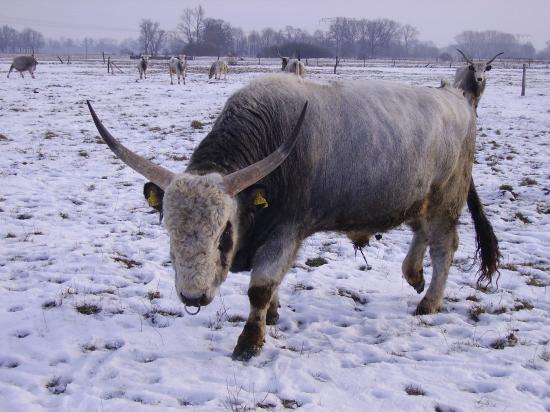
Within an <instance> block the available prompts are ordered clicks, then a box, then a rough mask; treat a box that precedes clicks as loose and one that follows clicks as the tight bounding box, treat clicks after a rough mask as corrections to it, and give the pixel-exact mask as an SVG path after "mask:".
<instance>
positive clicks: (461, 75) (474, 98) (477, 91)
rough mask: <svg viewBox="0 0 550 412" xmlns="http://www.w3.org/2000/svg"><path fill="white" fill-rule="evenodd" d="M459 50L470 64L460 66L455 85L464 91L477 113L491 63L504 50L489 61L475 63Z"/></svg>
mask: <svg viewBox="0 0 550 412" xmlns="http://www.w3.org/2000/svg"><path fill="white" fill-rule="evenodd" d="M457 51H458V52H459V53H460V54H461V55H462V57H464V60H466V62H467V63H468V66H463V67H459V68H457V69H456V72H455V81H454V87H458V88H459V89H462V90H463V91H464V96H466V98H467V99H468V101H469V102H470V104H471V105H472V106H473V107H474V109H475V111H476V114H477V106H478V104H479V101H480V99H481V96H482V95H483V92H484V91H485V86H486V85H487V74H486V73H487V72H488V71H489V70H491V68H492V66H491V63H492V62H493V60H495V59H496V58H497V57H498V56H500V55H501V54H503V53H504V52H500V53H498V54H497V55H496V56H495V57H493V58H492V59H491V60H489V61H487V62H479V63H474V62H473V61H472V60H471V59H470V58H468V57H467V56H466V55H465V54H464V53H463V52H462V50H460V49H457Z"/></svg>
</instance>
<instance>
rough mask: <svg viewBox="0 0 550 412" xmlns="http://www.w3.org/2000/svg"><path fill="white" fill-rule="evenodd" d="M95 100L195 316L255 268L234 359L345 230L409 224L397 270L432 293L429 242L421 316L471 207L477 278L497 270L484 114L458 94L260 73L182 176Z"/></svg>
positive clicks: (260, 337)
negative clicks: (480, 155)
mask: <svg viewBox="0 0 550 412" xmlns="http://www.w3.org/2000/svg"><path fill="white" fill-rule="evenodd" d="M88 105H89V108H90V111H91V113H92V116H93V119H94V122H95V124H96V126H97V128H98V130H99V133H100V134H101V136H102V137H103V139H104V140H105V142H106V143H107V144H108V145H109V147H110V148H111V150H113V152H114V153H115V154H116V155H117V156H118V157H119V158H120V159H121V160H123V161H124V162H125V163H126V164H128V165H129V166H130V167H132V168H133V169H134V170H136V171H137V172H139V173H141V174H143V175H144V176H145V177H146V178H147V179H148V180H150V181H151V182H152V183H151V184H149V185H148V186H147V185H146V187H145V188H144V193H145V196H146V197H147V199H148V201H149V204H150V205H151V206H153V207H156V208H157V210H158V209H159V208H160V209H162V211H163V212H164V216H165V226H166V228H167V230H168V233H169V234H170V256H171V261H172V266H173V267H174V269H175V286H176V292H177V296H178V298H179V299H180V300H181V301H182V302H183V303H184V304H185V305H186V306H187V307H189V306H193V307H195V308H197V309H196V311H198V310H200V308H201V306H205V305H208V304H209V303H210V302H212V300H213V299H214V297H215V296H216V295H218V291H219V288H220V285H221V284H222V282H223V281H224V280H225V279H226V277H227V274H228V272H229V270H231V271H234V272H240V271H243V270H252V272H251V274H250V286H249V289H248V297H249V300H250V314H249V317H248V320H247V322H246V324H245V326H244V330H243V332H242V333H241V335H240V337H239V340H238V343H237V346H236V347H235V349H234V351H233V357H234V358H235V359H249V358H250V357H251V356H254V355H257V354H258V353H259V352H260V349H261V347H262V346H263V344H264V338H265V332H266V323H267V324H275V323H276V322H277V319H278V317H279V315H278V306H279V305H278V303H279V300H278V293H277V290H278V288H279V285H280V284H281V282H282V280H283V277H284V275H285V273H286V272H287V271H288V269H289V268H290V267H291V266H292V265H293V263H294V261H295V259H296V255H297V252H298V249H299V247H300V245H301V243H302V241H303V240H304V239H306V238H307V237H308V236H310V235H312V234H314V233H316V232H320V231H335V232H340V233H346V234H347V235H348V237H350V239H351V240H352V241H353V242H354V244H355V245H356V246H357V247H362V246H365V245H366V243H367V241H368V239H369V237H370V236H371V235H372V234H374V233H378V232H384V231H386V230H389V229H391V228H394V227H397V226H399V225H401V224H402V223H407V224H408V225H410V227H411V228H412V230H413V232H414V236H413V238H412V242H411V245H410V248H409V251H408V253H407V256H406V257H405V260H404V262H403V266H402V271H403V275H404V276H405V279H406V281H407V282H408V283H409V284H410V285H411V286H412V287H414V289H415V290H416V291H417V292H418V293H421V292H422V291H423V290H424V286H425V283H424V274H423V266H424V264H423V263H424V255H425V253H426V250H427V249H428V247H429V249H430V257H431V262H432V265H431V266H432V270H431V272H432V276H431V281H430V285H429V287H428V290H427V292H426V294H425V296H424V297H423V299H422V300H421V301H420V303H419V304H418V306H417V308H416V313H417V314H421V315H422V314H429V313H435V312H437V310H438V309H439V308H440V307H441V305H442V304H443V296H444V290H445V283H446V281H447V276H448V273H449V267H450V266H451V263H452V261H453V255H454V253H455V251H456V249H457V247H458V233H457V225H458V222H459V216H460V214H461V212H462V208H463V206H464V204H465V203H466V202H467V203H468V208H469V209H470V212H471V214H472V217H473V220H474V226H475V231H476V238H477V247H478V253H479V255H480V257H481V259H480V263H481V272H480V273H481V276H480V278H479V280H487V281H490V280H491V278H492V276H493V274H494V273H495V272H496V270H497V264H498V260H499V256H500V255H499V251H498V242H497V239H496V237H495V235H494V232H493V229H492V227H491V224H490V222H489V221H488V220H487V217H486V215H485V213H484V212H483V206H482V204H481V202H480V200H479V197H478V195H477V193H476V189H475V186H474V181H473V180H472V175H471V174H472V165H473V160H474V151H475V143H476V129H477V127H476V117H475V114H474V112H473V109H472V107H470V106H469V105H468V103H467V102H466V100H465V99H464V98H463V96H462V92H461V91H460V90H458V89H455V88H453V87H450V86H448V85H444V86H443V87H440V88H428V87H412V86H408V85H405V84H400V83H391V82H385V81H380V80H368V81H347V82H334V83H332V84H320V83H314V82H309V81H302V80H300V79H297V78H296V77H295V76H285V75H278V76H268V77H265V78H260V79H258V80H255V81H253V82H252V83H250V84H249V85H247V86H245V87H244V88H243V89H241V90H240V91H238V92H236V93H235V94H233V96H231V97H230V98H229V100H228V101H227V103H226V104H225V107H224V109H223V111H222V113H221V114H220V115H219V116H218V118H217V120H216V122H215V123H214V126H213V127H212V130H211V131H210V133H208V135H207V136H206V137H205V138H204V139H203V140H202V141H201V143H200V144H199V146H198V147H197V148H196V149H195V151H194V152H193V155H192V156H191V159H190V160H189V162H188V164H187V168H186V169H185V170H184V171H183V172H178V173H174V172H171V171H170V170H168V169H165V168H164V167H162V166H159V165H156V164H154V163H153V162H151V161H150V160H148V159H146V158H144V157H141V156H139V155H137V154H136V153H133V152H132V151H131V150H130V149H128V148H126V147H125V146H123V145H121V144H120V143H119V142H118V141H117V140H116V139H115V138H114V137H113V136H112V135H111V134H110V133H109V132H108V131H107V129H106V128H105V127H104V126H103V125H102V124H101V122H100V121H99V119H98V117H97V115H96V114H95V112H94V111H93V109H92V107H91V105H90V104H89V102H88ZM306 109H307V110H306ZM306 112H307V114H306ZM327 299H328V297H327ZM186 310H188V309H186ZM311 310H312V311H314V310H315V308H311Z"/></svg>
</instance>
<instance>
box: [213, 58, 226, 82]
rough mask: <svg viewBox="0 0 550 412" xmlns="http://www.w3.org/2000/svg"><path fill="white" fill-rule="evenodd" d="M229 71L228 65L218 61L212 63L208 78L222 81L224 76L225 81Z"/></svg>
mask: <svg viewBox="0 0 550 412" xmlns="http://www.w3.org/2000/svg"><path fill="white" fill-rule="evenodd" d="M228 71H229V67H227V63H226V62H224V61H221V60H217V61H215V62H214V63H212V66H210V72H209V73H208V78H209V79H211V78H212V77H214V79H221V78H222V74H223V75H224V76H223V79H224V80H225V79H227V72H228Z"/></svg>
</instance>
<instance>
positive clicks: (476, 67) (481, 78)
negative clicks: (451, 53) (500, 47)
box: [456, 49, 504, 85]
mask: <svg viewBox="0 0 550 412" xmlns="http://www.w3.org/2000/svg"><path fill="white" fill-rule="evenodd" d="M456 50H457V51H458V52H459V53H460V54H461V55H462V57H464V60H466V62H467V63H468V69H470V71H472V72H474V73H473V74H474V79H475V81H476V83H477V84H478V85H482V84H483V83H485V81H486V78H487V75H486V74H485V73H486V72H488V71H489V70H491V68H492V66H491V63H492V62H493V60H495V59H496V58H497V57H498V56H500V55H501V54H503V53H504V52H500V53H498V54H497V55H496V56H495V57H493V58H492V59H491V60H489V61H487V62H480V63H474V62H473V61H472V60H471V59H470V58H468V57H467V56H466V55H465V54H464V53H463V52H462V50H460V49H456Z"/></svg>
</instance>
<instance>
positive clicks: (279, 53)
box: [277, 48, 283, 59]
mask: <svg viewBox="0 0 550 412" xmlns="http://www.w3.org/2000/svg"><path fill="white" fill-rule="evenodd" d="M277 56H279V57H280V58H281V59H282V58H283V56H281V52H279V49H278V48H277Z"/></svg>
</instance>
